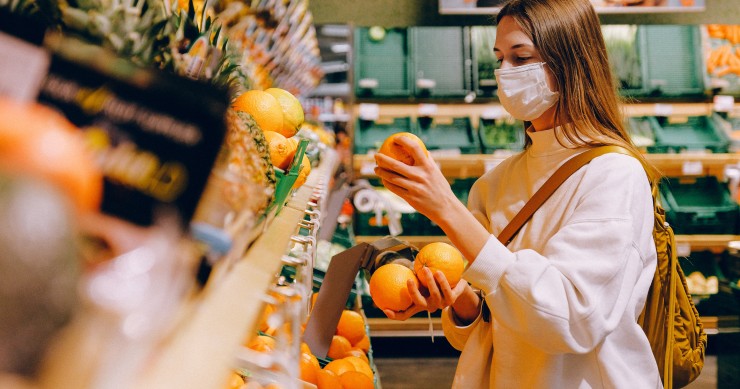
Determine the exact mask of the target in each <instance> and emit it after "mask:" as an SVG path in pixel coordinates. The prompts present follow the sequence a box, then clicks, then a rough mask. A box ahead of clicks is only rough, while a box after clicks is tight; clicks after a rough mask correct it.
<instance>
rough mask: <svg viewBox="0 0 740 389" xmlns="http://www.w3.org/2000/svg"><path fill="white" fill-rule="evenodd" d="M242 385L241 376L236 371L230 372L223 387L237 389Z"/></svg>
mask: <svg viewBox="0 0 740 389" xmlns="http://www.w3.org/2000/svg"><path fill="white" fill-rule="evenodd" d="M242 385H244V379H243V378H242V376H240V375H239V374H236V373H233V372H232V373H231V375H230V376H229V381H228V382H227V383H226V386H224V388H225V389H239V388H241V387H242Z"/></svg>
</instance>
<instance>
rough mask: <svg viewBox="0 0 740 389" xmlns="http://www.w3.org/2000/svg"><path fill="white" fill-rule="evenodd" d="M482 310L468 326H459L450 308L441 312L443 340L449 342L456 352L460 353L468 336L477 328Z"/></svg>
mask: <svg viewBox="0 0 740 389" xmlns="http://www.w3.org/2000/svg"><path fill="white" fill-rule="evenodd" d="M481 307H482V306H481ZM482 312H483V310H482V309H481V311H479V312H478V316H477V317H476V318H475V320H473V322H472V323H470V324H468V325H459V324H458V321H457V320H456V319H455V313H454V311H453V310H452V308H451V307H447V308H445V309H443V310H442V331H443V332H444V334H445V338H447V341H448V342H450V345H451V346H452V347H454V348H455V349H456V350H458V351H462V350H463V347H465V343H466V342H467V341H468V338H469V337H470V334H472V333H473V330H475V327H477V326H478V324H479V323H480V321H481V320H483V319H482V318H483V315H482Z"/></svg>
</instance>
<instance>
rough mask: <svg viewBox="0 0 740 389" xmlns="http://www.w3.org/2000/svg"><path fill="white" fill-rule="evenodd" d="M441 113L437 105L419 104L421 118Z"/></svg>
mask: <svg viewBox="0 0 740 389" xmlns="http://www.w3.org/2000/svg"><path fill="white" fill-rule="evenodd" d="M437 111H439V106H437V104H419V116H433V115H434V114H436V113H437Z"/></svg>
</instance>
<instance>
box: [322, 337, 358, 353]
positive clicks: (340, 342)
mask: <svg viewBox="0 0 740 389" xmlns="http://www.w3.org/2000/svg"><path fill="white" fill-rule="evenodd" d="M350 349H352V343H350V342H349V340H347V338H345V337H344V336H340V335H334V336H333V337H332V339H331V343H330V344H329V351H328V352H327V353H326V356H327V357H329V358H331V359H339V358H342V357H343V356H344V354H346V353H347V351H349V350H350Z"/></svg>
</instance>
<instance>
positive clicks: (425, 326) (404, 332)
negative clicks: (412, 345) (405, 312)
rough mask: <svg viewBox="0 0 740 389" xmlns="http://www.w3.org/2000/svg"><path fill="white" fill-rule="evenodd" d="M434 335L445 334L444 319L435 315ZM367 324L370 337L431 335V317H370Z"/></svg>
mask: <svg viewBox="0 0 740 389" xmlns="http://www.w3.org/2000/svg"><path fill="white" fill-rule="evenodd" d="M431 322H432V328H433V333H434V336H444V334H443V332H442V319H441V318H439V317H433V318H432V319H431ZM367 326H368V328H370V338H371V339H372V338H374V337H396V336H405V337H416V336H421V337H424V336H430V333H429V319H427V318H421V317H412V318H409V319H407V320H406V321H398V320H391V319H388V318H368V319H367Z"/></svg>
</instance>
